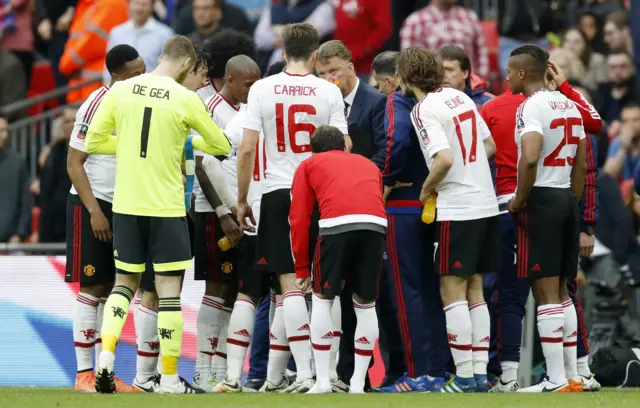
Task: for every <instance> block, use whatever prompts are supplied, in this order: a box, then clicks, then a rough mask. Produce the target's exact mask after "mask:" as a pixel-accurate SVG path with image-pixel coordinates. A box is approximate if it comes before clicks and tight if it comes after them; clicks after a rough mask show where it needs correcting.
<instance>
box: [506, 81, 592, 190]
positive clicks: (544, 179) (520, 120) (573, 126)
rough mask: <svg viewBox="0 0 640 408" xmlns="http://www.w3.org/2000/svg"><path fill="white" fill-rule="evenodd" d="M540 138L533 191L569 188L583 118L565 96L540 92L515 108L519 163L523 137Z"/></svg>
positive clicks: (582, 130) (556, 92) (581, 136)
mask: <svg viewBox="0 0 640 408" xmlns="http://www.w3.org/2000/svg"><path fill="white" fill-rule="evenodd" d="M529 132H536V133H539V134H541V135H542V151H541V152H540V160H538V167H537V174H536V181H535V184H534V186H535V187H553V188H569V187H571V169H572V168H573V161H574V158H575V157H576V152H577V150H578V144H579V143H580V140H581V139H584V138H585V136H586V135H585V132H584V127H583V126H582V116H581V115H580V111H579V110H578V108H577V107H576V104H575V103H573V102H571V101H570V100H569V99H568V98H567V97H566V96H564V95H563V94H561V93H560V92H558V91H539V92H536V93H535V94H533V95H531V96H530V97H529V98H528V99H527V100H525V101H524V102H523V103H522V105H520V107H519V108H518V112H517V114H516V144H517V145H518V161H519V160H520V157H521V156H522V136H523V135H525V134H527V133H529Z"/></svg>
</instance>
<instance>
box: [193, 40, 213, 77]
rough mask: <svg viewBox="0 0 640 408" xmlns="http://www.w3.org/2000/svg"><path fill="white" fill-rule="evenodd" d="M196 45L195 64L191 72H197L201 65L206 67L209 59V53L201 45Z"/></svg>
mask: <svg viewBox="0 0 640 408" xmlns="http://www.w3.org/2000/svg"><path fill="white" fill-rule="evenodd" d="M195 47H196V65H194V66H193V72H194V73H195V72H198V70H199V69H200V68H202V67H203V66H205V67H208V66H209V61H210V60H211V54H209V52H208V51H207V50H205V49H204V48H202V47H198V46H197V45H196V46H195Z"/></svg>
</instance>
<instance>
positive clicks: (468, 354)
mask: <svg viewBox="0 0 640 408" xmlns="http://www.w3.org/2000/svg"><path fill="white" fill-rule="evenodd" d="M444 314H445V319H446V321H447V339H448V341H449V349H450V350H451V355H452V356H453V362H454V364H455V365H456V376H458V377H461V378H471V377H473V353H472V351H471V347H472V346H471V345H472V338H473V327H472V324H471V314H470V313H469V305H468V303H467V301H466V300H465V301H460V302H455V303H452V304H450V305H449V306H446V307H445V308H444Z"/></svg>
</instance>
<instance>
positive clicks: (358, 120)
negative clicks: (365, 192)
mask: <svg viewBox="0 0 640 408" xmlns="http://www.w3.org/2000/svg"><path fill="white" fill-rule="evenodd" d="M385 105H386V98H385V97H384V95H383V94H381V93H380V92H378V91H377V90H376V89H375V88H373V87H372V86H370V85H368V84H366V83H365V82H364V81H360V85H358V90H357V91H356V97H355V98H354V99H353V105H352V106H351V111H350V112H349V117H348V119H347V124H348V126H349V136H350V137H351V140H352V141H353V149H352V150H351V152H352V153H356V154H359V155H362V156H364V157H367V158H369V159H371V160H372V161H373V162H374V163H375V164H376V166H378V168H379V169H380V170H382V169H384V165H385V161H386V158H387V134H386V132H385V128H384V112H385Z"/></svg>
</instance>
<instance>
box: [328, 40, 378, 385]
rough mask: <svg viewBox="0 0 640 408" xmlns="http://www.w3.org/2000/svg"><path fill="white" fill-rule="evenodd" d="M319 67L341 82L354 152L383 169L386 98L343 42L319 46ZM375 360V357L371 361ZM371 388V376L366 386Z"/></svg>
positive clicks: (343, 372)
mask: <svg viewBox="0 0 640 408" xmlns="http://www.w3.org/2000/svg"><path fill="white" fill-rule="evenodd" d="M316 70H317V71H318V75H319V76H320V77H321V78H324V79H326V80H327V81H331V82H333V83H335V84H336V85H338V87H339V88H340V91H341V92H342V97H343V98H344V115H345V116H346V117H347V124H348V126H349V136H350V137H351V141H352V142H353V147H352V149H351V152H352V153H356V154H360V155H362V156H365V157H367V158H369V159H371V160H372V161H373V162H374V163H375V164H376V165H377V166H378V168H379V169H380V170H381V171H382V169H383V168H384V165H385V162H386V156H387V135H386V132H385V129H384V113H385V104H386V99H385V97H384V95H382V94H381V93H380V92H378V91H377V90H376V89H375V88H373V87H372V86H370V85H368V84H366V83H365V82H364V81H361V80H359V79H358V77H357V76H356V71H355V68H354V66H353V62H352V58H351V52H350V51H349V49H348V48H347V47H346V46H345V45H344V43H343V42H342V41H337V40H332V41H327V42H326V43H324V44H322V45H321V46H320V49H319V50H318V58H317V60H316ZM352 296H353V291H352V289H351V288H350V287H349V286H345V288H344V289H343V291H342V293H341V294H340V298H341V299H342V301H341V309H342V340H341V342H340V361H339V362H338V377H339V379H340V380H341V381H342V382H344V383H347V384H348V383H349V380H350V379H351V375H352V374H353V364H354V357H353V353H354V335H355V328H356V315H355V313H354V311H353V307H352V305H351V298H352ZM372 361H373V360H372ZM367 388H370V383H369V378H368V376H367V381H366V385H365V389H367Z"/></svg>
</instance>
